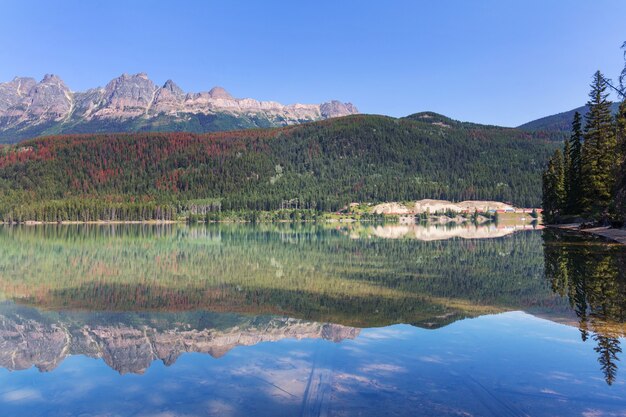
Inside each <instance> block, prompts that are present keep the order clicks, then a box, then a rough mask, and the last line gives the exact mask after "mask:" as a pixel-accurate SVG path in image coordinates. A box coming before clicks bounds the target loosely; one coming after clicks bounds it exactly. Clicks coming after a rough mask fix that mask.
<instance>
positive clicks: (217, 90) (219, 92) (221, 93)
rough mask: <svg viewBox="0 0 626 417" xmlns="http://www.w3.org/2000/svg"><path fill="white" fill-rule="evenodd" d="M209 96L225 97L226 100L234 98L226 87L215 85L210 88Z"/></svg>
mask: <svg viewBox="0 0 626 417" xmlns="http://www.w3.org/2000/svg"><path fill="white" fill-rule="evenodd" d="M209 96H211V98H221V99H225V100H233V99H234V98H233V96H231V95H230V93H229V92H228V91H226V89H224V88H223V87H219V86H218V87H213V88H212V89H211V90H209Z"/></svg>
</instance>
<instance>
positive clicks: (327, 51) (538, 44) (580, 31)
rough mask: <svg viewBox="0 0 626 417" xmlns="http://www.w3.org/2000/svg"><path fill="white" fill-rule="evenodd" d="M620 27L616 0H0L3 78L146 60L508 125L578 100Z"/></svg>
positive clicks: (625, 23)
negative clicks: (175, 0) (0, 0)
mask: <svg viewBox="0 0 626 417" xmlns="http://www.w3.org/2000/svg"><path fill="white" fill-rule="evenodd" d="M625 40H626V1H624V0H613V1H611V0H561V1H557V0H524V1H513V0H510V1H507V0H484V1H481V0H476V1H468V0H457V1H452V0H447V1H446V0H437V1H432V0H431V1H418V0H406V1H404V0H402V1H400V0H398V1H394V0H389V1H367V0H333V1H328V0H316V1H307V2H305V1H294V0H285V1H274V0H263V1H257V0H250V1H241V0H219V1H211V0H206V1H177V2H173V1H171V2H165V1H162V2H158V1H154V0H153V1H133V0H125V1H116V0H115V1H114V0H107V1H97V2H96V1H87V0H82V1H65V2H61V1H52V0H47V1H28V0H19V1H17V0H3V1H2V3H0V80H2V81H8V80H10V79H12V78H13V77H14V76H15V75H27V76H33V77H35V78H41V77H42V76H43V75H44V74H45V73H55V74H58V75H60V76H61V77H62V78H63V79H64V80H65V81H66V83H67V84H68V85H69V87H70V88H71V89H72V90H75V91H80V90H83V89H86V88H88V87H94V86H102V85H104V84H105V83H106V82H108V81H109V80H110V79H111V78H114V77H116V76H118V75H119V74H121V73H124V72H127V73H134V72H147V73H148V75H149V76H150V78H152V79H153V80H154V81H155V82H156V83H159V84H161V83H163V82H165V81H166V80H167V79H168V78H172V79H173V80H174V81H176V82H177V83H178V84H179V85H180V86H181V87H182V88H183V89H184V90H186V91H200V90H208V89H209V88H211V87H212V86H215V85H221V86H223V87H225V88H226V89H227V90H229V91H230V92H231V93H233V94H234V95H235V96H237V97H253V98H257V99H264V100H277V101H280V102H283V103H293V102H306V103H316V102H321V101H325V100H328V99H332V98H337V99H340V100H343V101H351V102H353V103H355V104H356V105H357V106H358V107H359V109H360V110H361V111H362V112H364V113H379V114H387V115H392V116H404V115H407V114H410V113H414V112H418V111H424V110H432V111H436V112H439V113H443V114H446V115H448V116H451V117H453V118H456V119H460V120H468V121H475V122H482V123H491V124H500V125H505V126H514V125H518V124H520V123H523V122H526V121H529V120H531V119H535V118H537V117H541V116H544V115H548V114H552V113H556V112H560V111H565V110H569V109H571V108H574V107H577V106H578V105H582V104H584V102H585V101H586V99H587V92H588V84H589V82H590V80H591V76H592V74H593V72H594V71H595V70H596V69H600V70H602V71H603V72H604V73H605V74H606V75H607V76H609V77H614V78H616V77H617V74H618V73H619V71H620V70H621V68H622V66H623V62H624V61H623V57H622V54H621V50H620V49H619V47H620V46H621V44H622V43H623V42H624V41H625Z"/></svg>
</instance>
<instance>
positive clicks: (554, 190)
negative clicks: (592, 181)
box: [542, 149, 565, 222]
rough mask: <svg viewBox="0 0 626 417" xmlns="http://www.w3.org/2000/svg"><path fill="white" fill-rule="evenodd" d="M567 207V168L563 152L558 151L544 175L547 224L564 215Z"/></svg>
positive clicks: (544, 209) (543, 203)
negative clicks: (564, 208)
mask: <svg viewBox="0 0 626 417" xmlns="http://www.w3.org/2000/svg"><path fill="white" fill-rule="evenodd" d="M564 205H565V167H564V165H563V152H561V150H559V149H557V150H556V151H555V152H554V155H552V158H550V161H549V162H548V167H547V168H546V170H545V171H544V173H543V201H542V207H543V215H544V218H545V220H546V221H547V222H554V221H556V220H557V219H558V217H559V215H561V214H563V207H564Z"/></svg>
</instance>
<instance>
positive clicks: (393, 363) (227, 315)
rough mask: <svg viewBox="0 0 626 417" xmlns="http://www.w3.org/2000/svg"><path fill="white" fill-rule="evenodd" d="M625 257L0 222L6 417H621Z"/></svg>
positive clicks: (454, 242) (306, 234)
mask: <svg viewBox="0 0 626 417" xmlns="http://www.w3.org/2000/svg"><path fill="white" fill-rule="evenodd" d="M625 321H626V250H625V249H624V248H623V247H621V246H618V245H613V244H607V243H606V242H603V241H600V240H597V239H586V240H583V239H581V238H579V237H576V236H573V235H564V234H559V233H554V232H551V231H546V230H543V231H539V230H515V228H496V227H495V226H489V227H481V228H475V227H467V228H445V227H438V228H435V227H431V228H424V227H416V226H411V227H410V226H341V227H330V226H309V225H304V226H301V225H297V226H295V225H283V226H271V225H260V226H241V225H225V226H200V227H187V226H181V225H169V226H148V225H125V226H36V227H2V228H0V416H163V417H165V416H169V417H173V416H181V417H182V416H186V417H188V416H207V415H215V416H249V415H254V416H283V415H284V416H300V415H302V416H352V415H360V416H380V415H390V416H393V415H398V416H405V415H406V416H585V417H595V416H626V376H625V375H626V372H624V370H623V369H622V368H621V367H620V364H621V362H620V359H622V357H623V354H622V346H623V344H624V342H625V339H624V337H625V336H626V325H625V324H624V323H625Z"/></svg>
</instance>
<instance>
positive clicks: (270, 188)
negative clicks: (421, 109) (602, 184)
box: [0, 113, 559, 221]
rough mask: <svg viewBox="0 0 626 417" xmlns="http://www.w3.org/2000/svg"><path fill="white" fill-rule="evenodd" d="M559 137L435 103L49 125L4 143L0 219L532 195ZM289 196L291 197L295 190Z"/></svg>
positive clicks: (534, 201) (526, 201)
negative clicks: (96, 127)
mask: <svg viewBox="0 0 626 417" xmlns="http://www.w3.org/2000/svg"><path fill="white" fill-rule="evenodd" d="M558 145H559V144H558V143H556V142H554V141H551V140H550V138H549V137H543V136H542V135H540V134H531V133H528V132H524V131H521V130H516V129H507V128H499V127H493V126H481V125H475V124H468V123H459V122H455V121H452V120H450V119H447V118H445V117H443V116H440V115H435V114H433V113H423V114H418V115H413V116H410V117H408V118H404V119H394V118H390V117H383V116H366V115H359V116H349V117H344V118H337V119H330V120H325V121H321V122H315V123H310V124H304V125H299V126H292V127H286V128H277V129H254V130H245V131H236V132H221V133H212V134H204V135H195V134H191V133H145V134H101V135H78V136H53V137H44V138H38V139H33V140H29V141H25V142H22V143H20V144H17V145H12V146H5V147H4V148H2V152H1V156H0V191H1V195H2V201H1V202H0V211H1V216H2V218H3V219H4V220H26V219H29V220H48V221H56V220H98V219H99V220H109V219H120V220H121V219H123V220H141V219H147V218H160V219H161V218H163V219H168V218H174V217H175V216H176V215H177V213H178V212H180V211H181V210H186V209H189V207H191V206H193V207H196V206H201V207H202V210H214V209H217V208H219V209H220V210H240V209H250V210H275V209H279V208H281V207H282V206H284V205H285V204H286V202H287V201H289V205H290V207H298V208H306V209H312V210H337V209H338V208H340V207H342V206H344V205H345V204H346V203H349V202H352V201H366V202H378V201H390V200H413V199H421V198H437V199H449V200H467V199H494V200H501V201H508V202H512V203H514V204H518V205H521V206H536V205H538V204H539V202H540V198H541V178H540V172H541V169H542V168H543V166H544V164H545V162H546V160H547V159H548V157H549V155H550V154H551V153H552V152H553V151H554V150H555V149H556V147H557V146H558ZM296 199H297V200H296Z"/></svg>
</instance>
